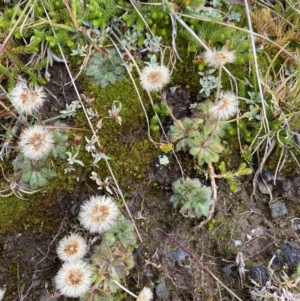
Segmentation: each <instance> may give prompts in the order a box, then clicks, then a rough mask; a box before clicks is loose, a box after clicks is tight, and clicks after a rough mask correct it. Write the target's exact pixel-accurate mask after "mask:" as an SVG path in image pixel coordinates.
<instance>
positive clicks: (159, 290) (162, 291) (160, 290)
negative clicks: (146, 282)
mask: <svg viewBox="0 0 300 301" xmlns="http://www.w3.org/2000/svg"><path fill="white" fill-rule="evenodd" d="M155 293H156V295H157V297H158V298H161V299H163V300H165V299H168V298H169V296H170V292H169V290H168V288H167V286H166V282H165V280H162V281H161V282H160V283H159V284H157V285H156V287H155Z"/></svg>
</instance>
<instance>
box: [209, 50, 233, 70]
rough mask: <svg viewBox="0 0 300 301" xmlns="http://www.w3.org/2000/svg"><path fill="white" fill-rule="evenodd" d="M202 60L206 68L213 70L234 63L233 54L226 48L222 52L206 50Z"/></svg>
mask: <svg viewBox="0 0 300 301" xmlns="http://www.w3.org/2000/svg"><path fill="white" fill-rule="evenodd" d="M204 59H205V61H206V62H207V64H208V66H210V67H213V68H220V67H222V66H224V65H225V64H228V63H233V62H234V61H235V52H234V51H229V50H228V49H227V48H226V46H224V47H223V48H222V50H217V49H216V48H214V49H213V50H207V51H205V52H204Z"/></svg>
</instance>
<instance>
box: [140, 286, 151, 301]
mask: <svg viewBox="0 0 300 301" xmlns="http://www.w3.org/2000/svg"><path fill="white" fill-rule="evenodd" d="M152 298H153V293H152V291H151V289H150V288H149V287H146V286H145V287H144V288H143V289H142V290H141V291H140V293H139V295H138V297H137V299H136V301H150V300H152Z"/></svg>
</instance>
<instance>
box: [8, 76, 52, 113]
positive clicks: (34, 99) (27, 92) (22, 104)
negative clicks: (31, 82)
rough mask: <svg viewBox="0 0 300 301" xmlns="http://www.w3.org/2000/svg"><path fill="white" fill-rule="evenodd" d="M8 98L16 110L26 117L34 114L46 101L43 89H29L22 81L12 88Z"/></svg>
mask: <svg viewBox="0 0 300 301" xmlns="http://www.w3.org/2000/svg"><path fill="white" fill-rule="evenodd" d="M9 96H10V100H11V102H12V104H13V106H14V107H15V108H16V110H17V111H18V112H20V113H22V114H26V115H32V114H33V113H35V112H36V111H37V110H38V109H40V108H41V107H42V105H43V104H44V102H45V101H46V93H45V91H44V88H43V87H40V86H37V85H36V86H34V87H32V88H29V87H28V86H27V85H26V83H25V82H23V81H21V82H19V83H18V84H17V85H16V86H15V87H14V88H13V90H12V91H11V92H10V93H9Z"/></svg>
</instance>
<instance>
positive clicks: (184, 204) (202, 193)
mask: <svg viewBox="0 0 300 301" xmlns="http://www.w3.org/2000/svg"><path fill="white" fill-rule="evenodd" d="M172 189H173V195H172V196H171V198H170V201H171V202H172V203H173V204H174V207H175V208H177V207H180V210H179V212H180V213H181V214H182V215H184V216H187V217H190V218H194V217H196V218H198V217H202V216H205V217H207V216H208V214H209V210H210V206H211V205H212V203H213V201H212V190H211V187H207V186H204V185H202V184H201V182H200V181H199V179H190V178H187V179H179V180H177V181H175V182H173V184H172Z"/></svg>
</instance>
